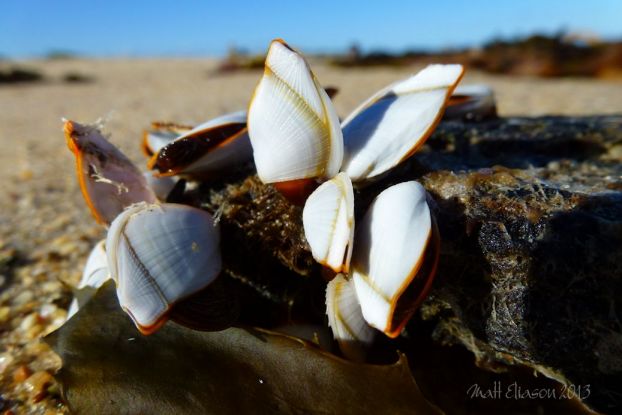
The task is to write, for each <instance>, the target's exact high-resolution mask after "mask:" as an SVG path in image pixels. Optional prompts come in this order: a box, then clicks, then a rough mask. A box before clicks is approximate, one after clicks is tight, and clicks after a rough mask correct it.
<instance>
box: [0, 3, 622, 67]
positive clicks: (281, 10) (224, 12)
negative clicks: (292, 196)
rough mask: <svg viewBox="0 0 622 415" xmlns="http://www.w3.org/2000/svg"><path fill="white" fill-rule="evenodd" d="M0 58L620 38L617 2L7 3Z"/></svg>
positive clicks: (0, 20)
mask: <svg viewBox="0 0 622 415" xmlns="http://www.w3.org/2000/svg"><path fill="white" fill-rule="evenodd" d="M2 3H3V4H2V13H0V55H4V56H9V57H29V56H37V55H44V54H46V53H48V52H49V51H58V50H62V51H72V52H76V53H79V54H83V55H91V56H169V55H173V56H204V55H212V56H213V55H221V54H223V53H225V51H226V50H227V47H228V46H230V45H236V46H238V47H243V48H245V49H247V50H249V51H251V52H260V51H263V50H264V49H265V48H266V47H267V45H268V43H269V41H270V40H271V39H272V38H274V37H282V38H284V39H285V40H287V41H288V42H289V43H291V44H292V45H294V46H296V47H298V48H300V49H302V50H304V51H306V52H321V51H327V52H335V51H341V50H344V49H346V48H347V46H348V45H350V44H351V43H352V42H357V43H359V44H360V45H361V46H362V48H363V50H372V49H379V48H384V49H389V50H394V51H399V50H404V49H406V48H429V49H435V48H449V47H460V46H466V45H478V44H481V43H482V42H484V41H486V40H489V39H491V38H492V37H499V36H502V37H511V36H519V35H527V34H530V33H533V32H544V33H554V32H556V31H557V30H559V29H562V28H565V29H568V30H578V31H589V32H591V33H594V34H597V35H599V36H601V37H604V38H617V39H620V38H622V0H591V1H590V0H587V1H576V0H565V1H564V0H494V1H491V0H470V1H469V0H465V1H458V0H428V1H390V0H385V1H378V0H375V1H371V0H358V1H350V0H348V1H338V0H328V1H326V0H314V1H301V0H290V1H273V2H268V1H262V0H256V1H245V0H222V1H218V2H213V1H197V0H177V1H160V0H151V1H143V0H137V1H131V0H127V1H116V0H108V1H99V0H91V1H77V0H56V1H54V0H7V1H3V2H2Z"/></svg>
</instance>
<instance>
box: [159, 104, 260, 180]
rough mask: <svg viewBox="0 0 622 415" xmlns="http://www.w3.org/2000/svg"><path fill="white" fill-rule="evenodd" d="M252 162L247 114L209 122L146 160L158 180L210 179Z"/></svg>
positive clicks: (228, 116) (170, 143)
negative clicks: (188, 177)
mask: <svg viewBox="0 0 622 415" xmlns="http://www.w3.org/2000/svg"><path fill="white" fill-rule="evenodd" d="M251 158H252V148H251V144H250V141H249V137H248V133H247V128H246V112H245V111H238V112H234V113H231V114H225V115H222V116H220V117H217V118H215V119H213V120H209V121H207V122H205V123H203V124H201V125H198V126H197V127H195V128H193V129H191V130H190V131H186V132H185V133H183V134H181V135H180V136H178V137H176V138H175V139H173V140H172V141H170V142H169V143H167V144H165V145H163V146H162V147H160V148H159V150H158V151H157V152H156V153H155V154H154V155H153V156H152V158H151V159H150V160H149V162H148V164H147V166H148V167H149V169H156V170H158V171H159V175H161V176H173V175H186V176H188V175H190V176H209V175H210V174H216V173H219V172H221V171H223V170H225V169H227V168H231V167H235V166H237V165H239V164H241V163H245V162H247V161H249V160H250V159H251Z"/></svg>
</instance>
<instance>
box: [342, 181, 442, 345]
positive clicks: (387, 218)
mask: <svg viewBox="0 0 622 415" xmlns="http://www.w3.org/2000/svg"><path fill="white" fill-rule="evenodd" d="M439 245H440V238H439V235H438V230H437V228H436V225H435V223H434V218H433V217H432V215H431V213H430V209H429V207H428V204H427V202H426V191H425V189H424V188H423V186H421V185H420V184H419V183H417V182H415V181H410V182H404V183H400V184H396V185H394V186H391V187H389V188H387V189H386V190H384V191H382V192H381V193H380V194H379V195H378V196H377V197H376V199H375V200H374V201H373V202H372V204H371V206H370V207H369V209H368V210H367V213H366V214H365V217H364V218H363V220H362V222H361V223H360V224H359V226H358V227H357V231H356V235H355V237H354V250H353V254H352V265H351V273H350V274H351V277H352V279H353V281H354V287H355V289H356V294H357V296H358V299H359V301H360V303H361V309H362V312H363V316H364V317H365V320H366V321H367V322H368V323H369V324H370V325H371V326H373V327H375V328H377V329H378V330H380V331H383V332H384V333H385V334H386V335H388V336H389V337H396V336H397V335H399V334H400V332H401V330H402V328H403V327H404V325H405V324H406V323H407V322H408V320H409V319H410V317H411V316H412V314H413V313H414V312H415V310H416V309H417V307H418V306H419V304H420V303H421V301H423V299H424V298H425V296H426V295H427V293H428V291H429V289H430V287H431V284H432V280H433V278H434V275H435V273H436V266H437V264H438V258H439V252H440V246H439Z"/></svg>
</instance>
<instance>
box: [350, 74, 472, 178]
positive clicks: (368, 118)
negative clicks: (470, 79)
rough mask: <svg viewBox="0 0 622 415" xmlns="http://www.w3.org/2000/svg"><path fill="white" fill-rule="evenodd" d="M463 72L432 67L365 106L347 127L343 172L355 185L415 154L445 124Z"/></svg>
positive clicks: (374, 98)
mask: <svg viewBox="0 0 622 415" xmlns="http://www.w3.org/2000/svg"><path fill="white" fill-rule="evenodd" d="M463 72H464V69H463V67H462V66H461V65H430V66H428V67H426V68H425V69H423V70H422V71H421V72H419V73H418V74H416V75H414V76H412V77H410V78H408V79H405V80H402V81H399V82H396V83H394V84H393V85H390V86H388V87H387V88H385V89H383V90H381V91H379V92H377V93H376V94H374V95H373V96H372V97H371V98H369V99H368V100H367V101H365V102H364V103H363V104H362V105H361V106H359V107H358V108H357V109H356V110H354V111H353V112H352V114H350V115H349V116H348V117H347V118H346V119H345V120H344V121H343V123H342V128H343V137H344V142H345V154H344V161H343V166H342V171H345V172H346V173H348V176H350V178H351V179H352V181H353V182H359V181H364V180H367V179H370V178H373V177H375V176H378V175H379V174H382V173H384V172H386V171H387V170H389V169H391V168H392V167H395V166H396V165H397V164H399V163H400V162H401V161H403V160H404V159H406V158H407V157H409V156H410V155H411V154H413V153H414V152H415V151H416V150H417V149H418V148H419V146H421V145H422V144H423V143H424V142H425V140H426V139H427V137H428V136H429V135H430V134H431V132H432V130H433V129H434V126H435V125H436V123H437V122H438V121H439V120H440V118H441V116H442V113H443V109H444V108H445V105H446V102H447V99H448V97H449V96H450V95H451V93H452V91H453V89H454V88H455V86H456V85H457V83H458V82H459V81H460V79H461V77H462V74H463Z"/></svg>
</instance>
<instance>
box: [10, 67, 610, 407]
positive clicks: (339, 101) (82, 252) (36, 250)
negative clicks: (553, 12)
mask: <svg viewBox="0 0 622 415" xmlns="http://www.w3.org/2000/svg"><path fill="white" fill-rule="evenodd" d="M2 65H4V64H2ZM23 65H24V66H25V67H28V68H32V69H34V70H37V71H40V72H41V73H42V74H43V75H44V77H45V80H43V81H41V82H37V83H28V84H14V85H6V84H1V85H0V140H1V141H0V142H1V143H2V151H0V175H1V177H2V179H1V181H0V183H1V186H2V190H3V194H4V197H2V198H0V391H2V398H1V399H0V410H4V409H5V408H14V407H16V406H17V407H29V408H30V409H31V410H32V411H34V412H37V411H38V412H37V413H47V412H45V410H51V411H61V412H62V411H64V410H65V409H64V407H62V405H60V403H59V400H58V395H54V391H55V389H54V387H52V388H50V385H52V386H54V381H53V379H52V378H51V373H53V371H54V370H55V369H56V368H57V367H58V365H59V361H58V359H57V358H56V357H55V355H54V354H53V353H51V352H50V351H49V350H48V349H47V346H45V345H44V344H42V343H41V342H40V341H39V338H40V337H41V336H43V335H44V334H46V333H48V332H50V331H51V330H53V329H55V328H56V327H58V326H59V325H60V324H62V322H63V321H64V319H65V316H66V312H65V308H66V307H67V305H68V301H69V300H70V298H71V287H72V285H75V284H76V283H77V282H78V280H79V277H80V274H81V268H82V266H83V264H84V262H85V261H86V256H87V255H88V252H89V251H90V249H91V247H92V245H93V244H94V243H95V242H96V241H97V240H99V239H101V238H102V237H103V236H104V230H103V228H101V227H100V226H98V225H96V224H95V222H94V221H93V220H92V218H91V216H90V214H89V212H88V210H87V208H86V205H85V203H84V201H83V199H82V196H81V194H80V190H79V187H78V183H77V181H76V178H75V174H74V158H73V156H72V154H71V153H70V152H69V151H68V149H67V147H66V145H65V139H64V137H63V134H62V121H61V120H62V118H67V119H71V120H76V121H79V122H85V123H89V122H94V121H95V120H97V119H99V118H103V119H104V120H105V121H104V122H105V132H106V133H107V134H109V135H110V139H111V141H112V142H113V143H114V144H115V145H117V146H119V147H120V148H121V149H122V150H123V151H124V152H125V153H126V154H128V155H129V156H130V158H131V159H132V160H134V161H135V162H136V163H138V164H139V165H140V166H143V167H144V164H145V163H144V161H145V160H144V157H143V156H142V154H141V153H140V149H139V142H140V138H141V133H142V130H143V129H144V128H145V127H148V126H149V124H150V122H151V121H156V120H157V121H175V122H178V123H184V124H196V123H198V122H201V121H205V120H207V119H209V118H211V117H214V116H217V115H219V114H222V113H224V112H228V111H234V110H239V109H244V108H246V106H247V104H248V100H249V98H250V96H251V93H252V91H253V88H254V86H255V84H256V82H257V81H258V79H259V76H260V72H259V71H242V72H235V73H231V74H226V75H223V74H216V73H215V72H214V68H215V67H216V62H215V61H214V60H208V59H195V60H187V59H184V60H173V59H140V60H129V59H115V60H86V59H70V60H51V61H43V60H41V61H28V62H24V63H23ZM313 67H314V70H315V72H316V75H317V77H318V79H319V80H320V81H321V82H322V83H323V85H324V86H335V87H338V88H339V94H338V95H337V97H336V98H335V104H336V107H337V110H338V112H339V114H340V116H342V117H343V116H345V115H347V114H348V112H349V111H350V110H352V109H353V108H354V107H355V106H356V105H357V104H358V103H359V102H360V101H362V100H363V99H365V98H367V97H368V96H369V95H370V94H371V93H373V92H375V91H376V90H378V89H380V88H381V87H383V86H385V85H387V84H389V83H391V82H393V81H396V80H398V79H401V78H404V77H405V76H407V75H409V74H411V73H413V72H416V70H417V69H418V68H415V67H412V68H411V67H409V68H380V67H378V68H367V69H338V68H333V67H328V66H325V65H322V64H319V65H313ZM69 72H72V73H77V74H81V75H84V76H87V77H89V78H91V79H92V81H90V82H84V83H66V82H63V81H62V78H63V76H64V75H66V74H67V73H69ZM462 83H463V84H468V83H485V84H488V85H490V86H491V87H492V88H493V89H494V91H495V93H496V96H497V103H498V111H499V114H500V115H501V116H508V115H524V116H538V115H545V114H559V115H589V114H621V113H622V81H605V80H594V79H578V78H564V79H534V78H517V77H507V76H491V75H487V74H484V73H478V72H467V75H466V76H465V78H464V80H463V82H462ZM7 402H8V403H7ZM51 413H54V412H51Z"/></svg>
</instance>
